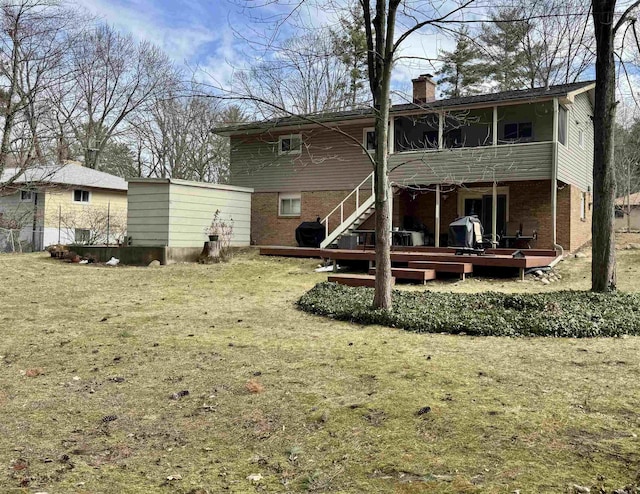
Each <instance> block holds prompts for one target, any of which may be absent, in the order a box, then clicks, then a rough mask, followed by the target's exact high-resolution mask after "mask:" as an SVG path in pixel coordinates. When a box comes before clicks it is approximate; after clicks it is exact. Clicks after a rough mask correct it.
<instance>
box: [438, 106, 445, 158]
mask: <svg viewBox="0 0 640 494" xmlns="http://www.w3.org/2000/svg"><path fill="white" fill-rule="evenodd" d="M443 147H444V116H443V114H442V112H440V113H438V149H442V148H443Z"/></svg>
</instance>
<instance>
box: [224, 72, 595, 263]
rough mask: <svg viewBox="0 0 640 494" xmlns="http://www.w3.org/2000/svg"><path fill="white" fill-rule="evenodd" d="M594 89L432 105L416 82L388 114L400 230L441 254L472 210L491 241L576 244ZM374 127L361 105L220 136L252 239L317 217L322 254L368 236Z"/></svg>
mask: <svg viewBox="0 0 640 494" xmlns="http://www.w3.org/2000/svg"><path fill="white" fill-rule="evenodd" d="M594 87H595V84H594V83H593V82H580V83H574V84H565V85H559V86H551V87H549V88H536V89H529V90H520V91H507V92H501V93H494V94H482V95H477V96H468V97H462V98H453V99H445V100H436V99H435V93H436V84H435V82H434V81H433V80H432V78H431V76H429V75H424V76H420V77H418V78H417V79H414V81H413V97H414V102H413V103H409V104H402V105H394V106H393V108H392V110H391V113H390V122H389V130H390V132H389V133H390V136H389V141H390V149H391V155H390V158H389V165H390V170H391V171H390V180H391V182H392V184H393V193H394V200H393V214H392V218H393V226H394V228H400V229H406V230H419V231H422V232H423V233H425V235H424V239H425V244H431V245H436V246H438V245H442V246H446V242H447V238H446V237H447V232H448V225H449V224H450V223H451V222H452V221H454V220H455V219H456V218H457V217H460V216H463V215H467V214H476V215H478V216H479V218H480V219H481V221H482V223H483V225H484V228H485V232H488V233H490V234H491V233H493V232H496V233H497V234H499V235H503V236H505V235H506V236H515V235H516V232H521V234H522V235H529V234H532V233H533V232H534V231H535V232H536V235H537V241H536V242H535V243H533V244H532V246H535V247H538V248H553V247H554V246H557V245H559V246H561V247H562V248H564V249H565V250H568V251H573V250H575V249H577V248H579V247H581V246H582V245H583V244H585V243H586V242H587V241H588V240H589V239H590V235H591V187H592V168H593V123H592V114H593V96H594ZM373 125H374V120H373V117H372V110H371V109H364V110H356V111H345V112H339V113H332V114H322V115H309V116H307V117H285V118H280V119H276V120H271V121H266V122H256V123H249V124H242V125H237V126H228V127H224V128H221V129H217V130H216V132H218V133H219V134H221V135H226V136H229V137H230V140H231V179H230V183H231V184H232V185H235V186H242V187H251V188H253V189H254V191H255V192H254V194H253V198H252V215H251V235H252V242H253V243H255V244H261V245H268V244H272V245H295V237H294V231H295V228H296V227H297V226H298V225H299V223H300V222H302V221H313V220H315V219H316V218H317V217H320V218H321V219H322V222H323V223H324V224H325V227H326V231H327V234H328V238H327V240H326V241H325V243H324V244H323V246H324V245H329V244H331V243H333V242H335V240H336V239H337V238H339V236H340V235H342V234H343V233H345V232H349V231H351V230H353V229H354V228H358V229H366V228H373V225H374V221H373V218H372V217H371V214H372V212H373V199H372V198H371V197H370V196H371V184H372V165H371V162H370V160H369V157H368V156H367V153H368V152H370V150H372V149H373V148H374V146H375V138H376V137H375V132H374V129H373ZM365 149H366V151H365ZM552 184H553V185H552ZM556 184H557V185H556ZM494 209H495V211H496V214H495V215H494V214H493V211H494Z"/></svg>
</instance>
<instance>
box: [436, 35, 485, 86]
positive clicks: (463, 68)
mask: <svg viewBox="0 0 640 494" xmlns="http://www.w3.org/2000/svg"><path fill="white" fill-rule="evenodd" d="M477 55H478V52H477V50H475V49H474V46H473V44H472V42H471V39H470V37H469V30H468V29H467V27H466V26H464V27H463V28H462V29H460V31H458V32H457V33H456V47H455V49H454V50H453V51H442V52H441V54H440V56H441V58H442V60H443V64H442V67H441V68H440V70H438V72H437V73H436V75H437V76H438V77H439V79H438V82H439V83H440V84H444V85H445V87H444V89H443V90H442V94H443V95H445V96H447V97H449V98H458V97H460V96H468V95H471V94H476V93H478V89H477V85H478V84H480V83H481V82H482V81H483V79H484V73H483V69H482V66H481V65H480V64H479V63H478V62H477Z"/></svg>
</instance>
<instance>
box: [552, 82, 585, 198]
mask: <svg viewBox="0 0 640 494" xmlns="http://www.w3.org/2000/svg"><path fill="white" fill-rule="evenodd" d="M592 116H593V108H592V106H591V100H590V99H589V95H588V94H587V93H583V94H579V95H577V96H576V98H575V101H574V103H573V105H571V106H570V109H569V113H568V115H567V117H568V119H567V120H568V124H567V125H568V127H569V129H568V130H569V132H568V142H567V146H564V145H562V144H560V143H558V179H560V180H562V181H563V182H565V183H568V184H572V185H575V186H577V187H579V188H580V189H581V190H583V191H586V190H587V189H588V188H589V187H591V186H592V185H593V121H592ZM580 130H582V131H583V133H584V147H583V148H582V147H580V145H579V142H578V139H579V131H580Z"/></svg>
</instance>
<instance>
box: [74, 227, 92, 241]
mask: <svg viewBox="0 0 640 494" xmlns="http://www.w3.org/2000/svg"><path fill="white" fill-rule="evenodd" d="M90 240H91V230H87V229H86V228H76V231H75V238H74V242H75V243H76V244H87V243H89V241H90Z"/></svg>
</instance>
